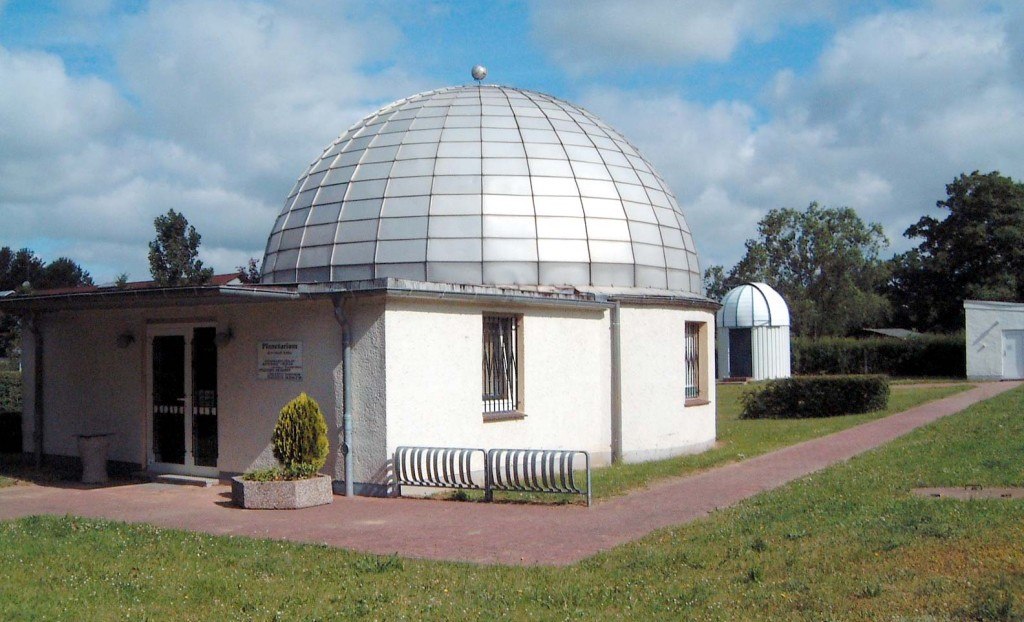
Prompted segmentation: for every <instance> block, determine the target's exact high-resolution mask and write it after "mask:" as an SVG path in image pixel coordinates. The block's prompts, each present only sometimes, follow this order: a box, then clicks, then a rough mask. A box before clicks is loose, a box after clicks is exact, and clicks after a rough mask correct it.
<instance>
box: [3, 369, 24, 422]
mask: <svg viewBox="0 0 1024 622" xmlns="http://www.w3.org/2000/svg"><path fill="white" fill-rule="evenodd" d="M3 412H21V372H17V371H0V413H3Z"/></svg>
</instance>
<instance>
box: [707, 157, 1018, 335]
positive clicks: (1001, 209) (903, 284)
mask: <svg viewBox="0 0 1024 622" xmlns="http://www.w3.org/2000/svg"><path fill="white" fill-rule="evenodd" d="M936 204H937V205H938V207H940V208H942V209H943V210H946V212H947V214H946V216H945V218H943V219H942V220H939V219H936V218H933V217H931V216H924V217H922V218H921V219H920V220H918V221H917V222H916V223H915V224H913V225H911V226H910V227H909V228H908V229H907V230H906V231H905V232H904V234H903V235H904V236H905V237H907V238H908V239H911V240H915V241H917V242H918V243H917V246H916V247H914V248H912V249H911V250H909V251H907V252H905V253H901V254H897V255H894V256H892V257H891V258H889V259H884V258H883V257H882V253H883V252H884V251H885V250H886V249H887V248H888V246H889V241H888V238H887V237H886V235H885V232H884V231H883V230H882V226H881V225H879V224H878V223H865V222H864V221H863V220H861V218H860V217H859V216H858V215H857V214H856V212H854V211H853V210H852V209H850V208H848V207H841V208H829V207H822V206H819V205H818V204H817V203H811V204H810V206H808V208H807V209H806V210H803V211H800V210H796V209H792V208H780V209H773V210H771V211H770V212H768V214H767V215H766V216H765V217H764V218H762V219H761V221H760V222H759V223H758V232H757V237H755V238H753V239H750V240H747V242H746V252H745V254H744V255H743V257H742V258H741V259H740V261H739V263H737V264H736V265H735V266H733V267H732V268H731V269H729V270H728V271H726V270H725V268H724V267H723V266H717V265H716V266H710V267H709V268H708V269H707V270H706V271H705V272H704V285H705V288H706V290H707V293H708V296H709V297H711V298H714V299H716V300H721V298H722V296H724V295H725V294H726V293H727V292H728V291H729V290H730V289H732V288H733V287H735V286H736V285H739V284H741V283H745V282H749V281H762V282H765V283H768V284H769V285H771V286H772V287H774V288H775V289H777V290H778V291H779V293H780V294H782V296H783V297H784V298H785V299H786V302H787V303H788V304H789V308H790V315H791V320H792V329H793V331H794V333H796V334H797V335H803V336H810V337H820V336H844V335H850V334H853V333H855V332H857V331H858V330H859V329H861V328H864V327H877V326H899V327H903V328H912V329H916V330H919V331H925V332H951V331H957V330H961V329H963V326H964V312H963V301H964V300H965V299H981V300H1008V301H1024V184H1021V183H1020V182H1017V181H1014V180H1013V179H1011V178H1009V177H1006V176H1003V175H1000V174H999V173H998V172H992V173H987V174H982V173H979V172H978V171H975V172H973V173H971V174H969V175H968V174H961V175H960V176H959V177H958V178H956V179H955V180H953V182H952V183H950V184H947V185H946V198H945V199H943V200H940V201H938V202H937V203H936Z"/></svg>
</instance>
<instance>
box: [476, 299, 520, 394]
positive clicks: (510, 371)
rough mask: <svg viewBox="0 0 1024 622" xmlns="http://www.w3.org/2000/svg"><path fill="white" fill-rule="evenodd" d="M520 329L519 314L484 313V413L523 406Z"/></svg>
mask: <svg viewBox="0 0 1024 622" xmlns="http://www.w3.org/2000/svg"><path fill="white" fill-rule="evenodd" d="M518 333H519V318H518V317H517V316H514V315H485V316H484V341H483V346H484V347H483V353H484V356H483V402H484V406H483V410H484V413H498V412H511V411H514V410H517V409H518V408H519V366H518V359H519V345H518V339H519V334H518Z"/></svg>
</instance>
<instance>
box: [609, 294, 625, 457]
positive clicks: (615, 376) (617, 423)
mask: <svg viewBox="0 0 1024 622" xmlns="http://www.w3.org/2000/svg"><path fill="white" fill-rule="evenodd" d="M620 310H621V305H620V304H619V301H618V300H615V301H613V302H612V307H611V323H610V324H611V325H610V329H611V331H610V332H611V339H612V344H611V350H612V351H611V359H612V360H611V368H612V378H611V381H612V384H611V401H612V403H611V411H612V412H611V415H612V416H611V420H612V464H618V463H620V462H622V347H621V346H622V342H621V330H620V323H619V312H620Z"/></svg>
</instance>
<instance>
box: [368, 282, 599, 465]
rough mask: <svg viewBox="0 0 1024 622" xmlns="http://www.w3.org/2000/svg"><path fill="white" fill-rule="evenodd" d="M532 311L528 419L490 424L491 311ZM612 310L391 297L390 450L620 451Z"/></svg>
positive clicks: (526, 361)
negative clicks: (485, 375)
mask: <svg viewBox="0 0 1024 622" xmlns="http://www.w3.org/2000/svg"><path fill="white" fill-rule="evenodd" d="M484 311H487V312H494V313H516V314H522V315H523V324H522V339H523V349H522V352H521V353H520V357H521V358H520V365H521V367H522V378H523V382H522V386H521V387H520V390H521V394H522V400H523V410H524V412H525V414H526V417H525V418H523V419H518V420H511V421H486V422H485V421H484V416H483V414H482V402H481V367H480V366H481V359H482V356H483V354H482V339H481V334H482V330H483V328H482V321H483V320H482V313H483V312H484ZM608 317H609V313H608V311H607V310H603V309H602V310H580V309H572V308H565V309H557V310H551V309H537V308H529V307H522V306H516V307H501V306H486V307H485V306H480V305H470V304H459V303H452V302H441V303H436V302H430V301H416V300H408V299H391V300H389V301H388V303H387V310H386V312H385V318H386V319H385V323H386V330H387V410H388V451H389V452H394V450H395V448H396V447H398V446H401V445H428V446H429V445H440V446H454V447H480V448H483V449H491V448H495V447H515V448H538V449H583V450H586V451H589V452H591V454H592V459H593V460H594V463H595V464H600V463H602V462H607V461H608V459H609V456H610V446H611V426H610V395H609V390H610V382H611V380H610V378H611V370H610V368H609V361H610V348H611V341H610V338H609V332H608V331H609V323H608V322H609V319H608Z"/></svg>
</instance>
